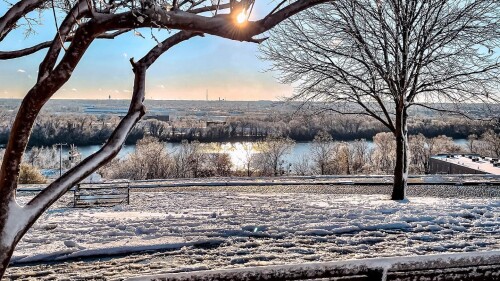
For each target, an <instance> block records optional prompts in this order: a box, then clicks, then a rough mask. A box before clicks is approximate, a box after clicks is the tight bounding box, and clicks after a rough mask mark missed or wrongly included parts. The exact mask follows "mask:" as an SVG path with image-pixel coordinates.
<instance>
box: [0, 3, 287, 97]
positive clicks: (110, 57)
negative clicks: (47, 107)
mask: <svg viewBox="0 0 500 281" xmlns="http://www.w3.org/2000/svg"><path fill="white" fill-rule="evenodd" d="M273 4H275V3H274V2H272V1H269V2H268V1H260V2H259V1H257V5H261V6H260V7H259V6H258V8H257V9H256V10H255V13H254V14H253V15H252V17H253V18H260V17H262V16H263V15H264V14H265V12H266V11H267V10H269V9H271V8H272V5H273ZM6 8H7V6H6V4H5V3H4V2H0V15H3V14H4V13H5V11H6ZM42 20H43V21H42V25H41V26H38V27H37V34H36V35H31V36H29V37H27V38H26V37H25V35H24V34H23V32H24V28H22V27H21V28H19V29H17V30H14V31H13V32H11V34H9V35H8V36H7V38H6V39H4V41H2V42H0V50H2V51H5V50H15V49H20V48H25V47H29V46H32V45H34V44H37V43H39V42H43V41H47V40H50V39H52V37H53V36H54V34H55V25H54V20H53V18H52V17H51V14H50V13H45V14H43V16H42ZM59 20H61V19H59ZM140 32H141V33H142V34H143V35H144V36H145V37H146V39H143V38H140V37H138V36H135V35H133V33H127V34H125V35H122V36H120V37H118V38H116V39H115V40H97V41H95V42H94V43H93V44H92V45H91V47H90V49H89V50H88V51H87V52H86V54H85V55H84V57H83V59H82V61H81V62H80V64H79V65H78V67H77V69H76V70H75V71H74V73H73V76H72V77H71V79H70V80H69V81H68V83H66V85H64V86H63V87H62V89H61V90H59V91H58V92H57V93H56V94H55V95H54V98H67V99H75V98H78V99H85V98H87V99H95V98H102V99H107V98H108V96H109V95H111V97H112V98H114V99H127V98H129V97H130V95H131V90H132V82H133V74H132V70H131V66H130V63H129V59H130V57H134V58H136V59H139V58H141V57H142V56H143V55H144V54H146V53H147V51H148V50H149V49H150V48H151V47H153V46H154V45H155V44H156V43H155V41H154V40H152V39H151V38H150V37H151V36H150V30H149V29H145V30H140ZM155 36H156V37H157V38H158V39H159V40H163V39H164V38H166V37H167V36H168V32H167V31H161V32H159V33H158V32H156V33H155ZM45 52H46V50H42V51H39V52H38V53H35V54H33V55H30V56H28V57H24V58H19V59H14V60H8V61H0V85H1V87H0V97H2V98H21V97H23V96H24V95H25V94H26V92H27V91H28V90H29V88H30V87H32V86H33V84H34V82H35V78H36V75H37V69H38V65H39V63H40V62H41V60H42V59H43V56H44V55H45ZM258 56H259V51H258V45H257V44H255V43H246V42H237V41H231V40H228V39H223V38H217V37H214V36H209V35H207V36H206V37H204V38H202V37H198V38H193V39H191V40H189V41H186V42H184V43H181V44H179V45H177V46H175V47H174V48H172V49H171V50H169V51H168V52H167V53H165V54H164V55H163V56H162V57H161V58H160V59H159V60H158V61H156V63H155V64H154V65H153V66H151V68H150V69H149V71H148V76H147V92H146V97H147V98H148V99H184V100H186V99H187V100H190V99H205V93H206V90H208V93H209V98H210V99H218V98H219V97H221V98H225V99H227V100H275V99H279V98H280V97H283V96H289V95H290V94H291V93H292V87H291V86H289V85H282V84H279V83H278V82H277V81H276V79H275V78H274V76H275V74H273V73H270V72H265V70H266V69H268V67H269V63H268V62H265V61H262V60H260V59H259V58H258Z"/></svg>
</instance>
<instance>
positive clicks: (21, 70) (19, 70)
mask: <svg viewBox="0 0 500 281" xmlns="http://www.w3.org/2000/svg"><path fill="white" fill-rule="evenodd" d="M17 72H20V73H25V72H26V70H24V69H18V70H17Z"/></svg>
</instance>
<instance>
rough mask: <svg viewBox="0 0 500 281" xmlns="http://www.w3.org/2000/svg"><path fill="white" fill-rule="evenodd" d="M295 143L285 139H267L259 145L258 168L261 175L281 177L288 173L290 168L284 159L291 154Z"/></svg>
mask: <svg viewBox="0 0 500 281" xmlns="http://www.w3.org/2000/svg"><path fill="white" fill-rule="evenodd" d="M294 145H295V141H293V140H292V139H290V138H283V137H267V138H266V139H265V140H264V141H262V142H258V143H257V150H258V151H259V154H258V156H257V157H258V159H257V160H256V162H258V164H257V165H258V166H259V168H260V171H261V174H263V175H272V176H280V175H283V174H284V173H286V172H288V166H287V164H289V163H285V159H284V157H285V156H286V155H287V154H288V153H290V152H291V150H292V148H293V146H294Z"/></svg>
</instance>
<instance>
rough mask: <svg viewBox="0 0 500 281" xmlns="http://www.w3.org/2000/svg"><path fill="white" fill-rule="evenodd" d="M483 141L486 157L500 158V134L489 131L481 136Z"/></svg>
mask: <svg viewBox="0 0 500 281" xmlns="http://www.w3.org/2000/svg"><path fill="white" fill-rule="evenodd" d="M481 140H482V141H483V142H484V144H485V146H486V147H485V149H484V151H485V152H484V153H483V154H484V156H491V157H500V134H499V133H495V132H494V131H493V130H488V131H487V132H485V133H484V134H482V135H481Z"/></svg>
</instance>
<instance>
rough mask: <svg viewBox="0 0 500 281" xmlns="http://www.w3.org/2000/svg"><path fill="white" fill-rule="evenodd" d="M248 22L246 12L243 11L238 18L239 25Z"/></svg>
mask: <svg viewBox="0 0 500 281" xmlns="http://www.w3.org/2000/svg"><path fill="white" fill-rule="evenodd" d="M246 21H247V14H246V10H245V9H243V10H241V12H240V13H239V14H238V15H237V16H236V22H237V23H239V24H243V23H245V22H246Z"/></svg>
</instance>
